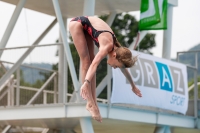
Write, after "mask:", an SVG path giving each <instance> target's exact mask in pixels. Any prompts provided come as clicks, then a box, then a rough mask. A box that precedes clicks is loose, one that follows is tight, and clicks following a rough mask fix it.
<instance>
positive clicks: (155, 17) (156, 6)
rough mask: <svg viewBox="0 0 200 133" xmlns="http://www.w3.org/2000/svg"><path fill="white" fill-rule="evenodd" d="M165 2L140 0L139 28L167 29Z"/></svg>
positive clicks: (165, 0) (162, 0) (161, 0)
mask: <svg viewBox="0 0 200 133" xmlns="http://www.w3.org/2000/svg"><path fill="white" fill-rule="evenodd" d="M167 3H168V2H167V0H141V8H140V11H141V13H140V22H139V30H140V31H141V30H160V29H167V5H168V4H167ZM152 4H153V6H152Z"/></svg>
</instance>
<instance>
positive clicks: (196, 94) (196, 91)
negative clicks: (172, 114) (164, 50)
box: [194, 53, 198, 127]
mask: <svg viewBox="0 0 200 133" xmlns="http://www.w3.org/2000/svg"><path fill="white" fill-rule="evenodd" d="M197 59H198V57H197V53H195V67H196V70H195V71H194V117H195V119H196V121H197V120H198V86H197V82H198V81H197V73H198V65H197V62H198V60H197ZM195 127H197V123H195Z"/></svg>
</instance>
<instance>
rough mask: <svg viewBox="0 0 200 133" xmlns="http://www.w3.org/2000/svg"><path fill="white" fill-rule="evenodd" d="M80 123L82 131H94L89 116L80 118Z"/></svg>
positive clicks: (89, 132)
mask: <svg viewBox="0 0 200 133" xmlns="http://www.w3.org/2000/svg"><path fill="white" fill-rule="evenodd" d="M80 125H81V129H82V133H94V130H93V127H92V122H91V118H89V117H85V118H80Z"/></svg>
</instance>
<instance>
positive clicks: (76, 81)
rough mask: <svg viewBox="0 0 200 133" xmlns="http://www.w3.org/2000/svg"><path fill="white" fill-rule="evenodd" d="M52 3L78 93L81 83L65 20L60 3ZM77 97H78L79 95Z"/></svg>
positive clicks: (54, 1) (55, 0)
mask: <svg viewBox="0 0 200 133" xmlns="http://www.w3.org/2000/svg"><path fill="white" fill-rule="evenodd" d="M52 1H53V6H54V9H55V13H56V17H57V19H58V23H59V26H60V31H61V36H62V40H63V43H64V50H65V54H66V56H67V61H68V64H69V68H70V72H71V76H72V81H73V85H74V88H75V91H76V92H78V90H79V88H80V83H79V82H78V79H77V75H76V71H75V68H74V62H73V60H72V54H71V51H70V48H69V45H68V41H67V33H66V30H65V26H64V23H63V20H62V15H61V11H60V7H59V3H58V1H57V0H52ZM77 96H78V94H77Z"/></svg>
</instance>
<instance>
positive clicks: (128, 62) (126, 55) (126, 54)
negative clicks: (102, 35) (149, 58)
mask: <svg viewBox="0 0 200 133" xmlns="http://www.w3.org/2000/svg"><path fill="white" fill-rule="evenodd" d="M116 44H117V45H118V46H119V47H118V48H117V49H116V50H115V52H116V59H117V60H118V61H119V62H121V63H123V64H124V66H125V67H126V68H129V67H132V66H133V65H134V64H135V62H136V61H137V56H136V57H133V56H132V53H131V51H130V50H129V49H128V48H126V47H122V46H121V45H120V43H119V42H118V41H117V42H116Z"/></svg>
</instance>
